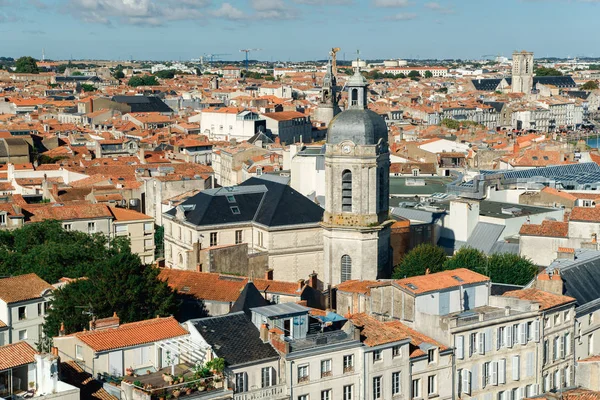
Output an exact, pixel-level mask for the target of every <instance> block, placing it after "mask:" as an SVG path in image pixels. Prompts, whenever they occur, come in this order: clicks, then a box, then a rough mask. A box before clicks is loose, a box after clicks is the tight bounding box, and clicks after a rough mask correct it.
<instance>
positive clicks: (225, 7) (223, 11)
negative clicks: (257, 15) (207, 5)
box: [211, 3, 247, 20]
mask: <svg viewBox="0 0 600 400" xmlns="http://www.w3.org/2000/svg"><path fill="white" fill-rule="evenodd" d="M211 14H212V15H213V16H215V17H219V18H225V19H232V20H239V19H244V18H246V17H247V15H246V14H245V13H244V12H243V11H242V10H240V9H239V8H236V7H234V6H232V5H231V4H229V3H223V4H221V7H220V8H219V9H217V10H215V11H213V12H212V13H211Z"/></svg>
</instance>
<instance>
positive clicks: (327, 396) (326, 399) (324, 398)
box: [321, 389, 331, 400]
mask: <svg viewBox="0 0 600 400" xmlns="http://www.w3.org/2000/svg"><path fill="white" fill-rule="evenodd" d="M321 400H331V389H327V390H321Z"/></svg>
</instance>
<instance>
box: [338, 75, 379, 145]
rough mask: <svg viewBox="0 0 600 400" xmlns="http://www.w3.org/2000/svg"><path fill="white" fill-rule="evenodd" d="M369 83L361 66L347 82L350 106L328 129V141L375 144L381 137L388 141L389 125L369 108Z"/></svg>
mask: <svg viewBox="0 0 600 400" xmlns="http://www.w3.org/2000/svg"><path fill="white" fill-rule="evenodd" d="M367 87H368V83H367V80H366V79H365V77H364V76H362V74H361V73H360V70H359V68H356V69H355V70H354V75H352V76H351V77H350V79H348V81H347V82H346V88H347V90H348V107H347V108H346V111H344V112H342V113H340V114H338V115H337V116H336V117H335V118H334V119H333V120H332V121H331V122H330V124H329V127H328V129H327V143H331V144H337V143H341V142H343V141H344V140H351V141H352V142H354V144H357V145H374V144H377V142H378V141H379V139H383V140H384V141H387V132H388V130H387V125H386V123H385V121H384V120H383V118H381V116H379V115H378V114H377V113H375V112H373V111H371V110H369V109H367Z"/></svg>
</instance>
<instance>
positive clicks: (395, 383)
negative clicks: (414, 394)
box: [392, 371, 402, 396]
mask: <svg viewBox="0 0 600 400" xmlns="http://www.w3.org/2000/svg"><path fill="white" fill-rule="evenodd" d="M401 392H402V373H401V372H400V371H397V372H392V396H396V395H399V394H400V393H401Z"/></svg>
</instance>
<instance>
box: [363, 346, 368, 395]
mask: <svg viewBox="0 0 600 400" xmlns="http://www.w3.org/2000/svg"><path fill="white" fill-rule="evenodd" d="M367 386H368V385H367V352H366V351H363V399H367V398H368V397H367Z"/></svg>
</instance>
